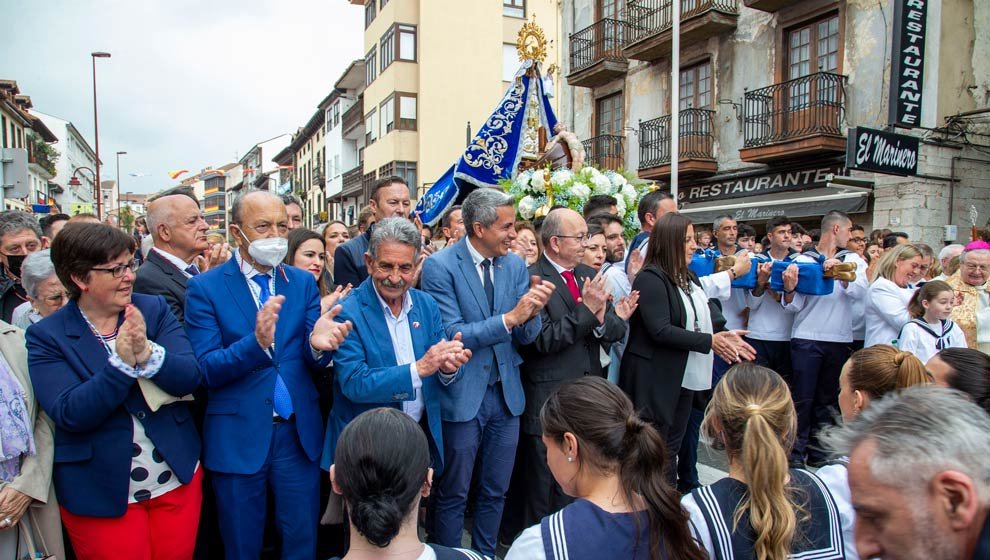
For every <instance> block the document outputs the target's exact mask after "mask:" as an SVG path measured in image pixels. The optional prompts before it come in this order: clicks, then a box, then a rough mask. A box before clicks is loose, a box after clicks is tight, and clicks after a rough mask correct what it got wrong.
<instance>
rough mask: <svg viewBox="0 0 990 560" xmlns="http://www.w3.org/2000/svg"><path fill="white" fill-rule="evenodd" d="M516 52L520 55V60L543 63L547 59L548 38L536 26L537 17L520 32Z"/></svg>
mask: <svg viewBox="0 0 990 560" xmlns="http://www.w3.org/2000/svg"><path fill="white" fill-rule="evenodd" d="M516 52H518V53H519V60H532V61H535V62H543V60H544V59H545V58H546V57H547V38H546V36H544V35H543V29H542V28H540V26H539V25H536V16H533V21H531V22H528V23H526V24H523V26H522V29H520V30H519V35H518V36H517V38H516Z"/></svg>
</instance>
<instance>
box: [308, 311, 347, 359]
mask: <svg viewBox="0 0 990 560" xmlns="http://www.w3.org/2000/svg"><path fill="white" fill-rule="evenodd" d="M341 309H343V307H342V306H340V305H335V306H334V307H332V308H331V309H330V311H329V312H327V313H324V314H323V315H321V316H320V318H319V319H318V320H317V321H316V324H315V325H313V332H312V333H311V334H310V335H309V344H310V346H312V347H313V348H315V349H316V350H320V351H322V352H329V351H331V350H336V349H337V348H339V347H340V345H341V343H343V342H344V339H345V338H347V335H348V334H350V332H351V329H353V328H354V327H353V325H351V322H350V321H344V322H343V323H338V322H337V321H334V318H336V317H337V315H339V314H340V310H341Z"/></svg>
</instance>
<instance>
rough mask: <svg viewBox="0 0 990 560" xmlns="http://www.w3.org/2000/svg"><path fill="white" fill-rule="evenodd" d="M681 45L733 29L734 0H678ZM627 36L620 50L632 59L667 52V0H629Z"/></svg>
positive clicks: (736, 15)
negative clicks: (623, 46) (679, 5)
mask: <svg viewBox="0 0 990 560" xmlns="http://www.w3.org/2000/svg"><path fill="white" fill-rule="evenodd" d="M680 3H681V48H685V47H687V46H690V45H692V44H695V43H700V42H702V41H705V40H707V39H708V38H709V37H715V36H717V35H721V34H723V33H727V32H730V31H732V30H734V29H735V28H736V20H737V19H738V18H739V8H738V0H680ZM626 8H627V17H626V19H627V20H628V21H629V34H630V36H629V38H628V40H627V41H626V45H625V48H624V49H623V52H624V53H625V55H626V56H627V57H629V58H632V59H635V60H646V61H652V60H656V59H658V58H663V57H666V56H668V55H670V52H671V50H672V46H673V37H674V32H673V22H674V9H673V2H671V0H631V1H630V2H629V3H628V4H627V6H626Z"/></svg>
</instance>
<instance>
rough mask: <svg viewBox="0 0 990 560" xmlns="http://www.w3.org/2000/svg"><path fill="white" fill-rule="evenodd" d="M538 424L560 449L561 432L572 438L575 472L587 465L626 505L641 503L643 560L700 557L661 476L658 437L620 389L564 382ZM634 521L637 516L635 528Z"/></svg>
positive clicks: (585, 380) (600, 382)
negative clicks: (646, 538)
mask: <svg viewBox="0 0 990 560" xmlns="http://www.w3.org/2000/svg"><path fill="white" fill-rule="evenodd" d="M540 422H541V424H542V426H543V435H544V437H546V438H548V439H550V440H553V441H555V442H558V443H560V444H562V443H563V441H564V434H566V433H570V434H572V435H573V436H574V438H575V439H577V441H578V442H579V445H580V449H581V454H582V458H583V459H582V461H581V467H580V468H582V469H583V468H585V465H587V466H588V468H590V469H593V470H594V471H596V474H602V475H618V477H619V480H620V485H621V487H622V493H623V496H624V497H625V499H626V502H627V503H629V504H635V503H636V502H637V500H638V499H642V501H643V502H644V503H645V504H646V516H647V519H648V521H649V528H650V530H649V534H650V543H649V545H650V554H649V558H651V559H653V560H659V559H661V558H669V559H671V560H702V559H704V558H706V555H705V553H704V552H703V551H702V550H701V548H700V547H699V546H698V543H697V541H696V540H695V539H694V537H693V536H692V535H691V531H690V529H689V528H688V514H687V512H686V511H685V510H684V509H683V508H682V507H681V501H680V495H679V494H678V493H677V491H676V490H674V488H672V487H671V486H670V484H669V483H668V482H667V480H666V477H665V476H664V472H665V469H666V468H667V465H666V452H665V448H664V444H663V439H662V438H661V437H660V433H659V432H657V430H656V428H655V427H653V425H652V424H649V423H647V422H644V421H643V420H642V419H641V418H640V417H639V415H638V414H637V413H636V411H635V409H634V408H633V404H632V401H630V400H629V397H627V396H626V394H625V393H623V392H622V390H621V389H619V388H618V387H616V386H615V385H612V384H611V383H609V382H608V381H606V380H604V379H602V378H600V377H593V376H587V377H581V378H579V379H576V380H574V381H570V382H567V383H564V384H563V385H561V386H560V387H558V388H557V389H556V390H555V391H554V392H553V393H552V394H551V395H550V398H549V399H547V402H546V403H545V404H544V405H543V409H542V410H541V411H540ZM639 520H640V515H639V514H637V515H636V523H637V524H639ZM637 535H638V532H637ZM635 546H636V547H639V546H640V543H638V542H637V543H636V545H635Z"/></svg>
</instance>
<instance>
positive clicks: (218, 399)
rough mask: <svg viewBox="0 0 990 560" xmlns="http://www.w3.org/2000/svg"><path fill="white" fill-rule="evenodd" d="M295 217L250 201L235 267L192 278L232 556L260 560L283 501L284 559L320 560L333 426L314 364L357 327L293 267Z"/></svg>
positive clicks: (190, 328)
mask: <svg viewBox="0 0 990 560" xmlns="http://www.w3.org/2000/svg"><path fill="white" fill-rule="evenodd" d="M287 231H288V216H287V214H286V211H285V205H284V204H282V201H281V200H280V199H279V198H278V197H277V196H275V195H273V194H271V193H268V192H266V191H252V192H248V193H244V194H242V195H240V196H238V198H237V199H235V200H234V203H233V206H232V207H231V225H230V234H231V236H233V237H234V238H236V239H237V240H238V241H239V243H238V245H239V248H238V251H237V253H235V255H234V258H232V259H230V260H229V261H227V263H226V264H224V265H223V266H220V267H218V268H214V269H211V270H210V271H209V272H205V273H203V274H200V275H198V276H195V277H193V278H192V279H190V280H189V284H188V288H187V290H186V310H185V319H186V332H187V333H188V335H189V340H190V342H191V343H192V346H193V350H194V351H195V352H196V357H197V359H198V360H199V363H200V366H201V368H202V370H203V378H204V382H205V385H206V388H207V390H208V392H209V401H208V404H207V407H206V420H205V422H204V444H203V448H204V461H203V462H204V465H205V466H206V468H207V469H209V470H210V471H212V473H213V487H214V491H215V493H216V496H217V504H218V508H219V510H220V532H221V534H222V535H223V539H224V547H225V549H226V553H227V558H258V557H259V556H260V554H261V544H262V535H263V533H264V524H265V515H266V511H265V507H266V496H267V492H268V490H269V489H271V491H272V493H273V494H274V496H275V510H276V511H275V514H276V526H277V527H278V530H279V532H280V534H281V536H282V543H283V550H282V558H283V559H288V558H306V559H307V560H311V559H312V558H314V557H315V555H316V529H317V522H318V515H319V511H318V510H319V496H320V484H319V466H318V458H319V453H320V442H321V441H320V440H321V438H322V436H323V425H322V418H321V416H320V408H319V406H318V403H317V392H316V387H314V385H313V381H312V377H311V373H310V370H309V368H310V367H326V366H327V365H328V364H329V362H330V357H331V356H330V352H329V351H331V350H334V349H335V348H336V347H337V346H338V345H339V344H340V342H341V341H342V340H343V339H344V337H346V336H347V333H348V331H349V328H350V325H348V324H347V323H343V324H342V323H335V322H334V321H333V318H334V316H335V315H336V314H337V313H338V312H339V311H340V308H339V306H338V307H337V308H336V309H335V310H332V311H331V312H329V313H327V314H326V315H324V316H322V317H321V316H320V294H319V291H318V289H317V287H316V283H315V282H314V281H313V277H312V276H311V275H310V274H308V273H306V272H305V271H302V270H299V269H296V268H294V267H291V266H284V265H282V264H281V262H282V259H283V258H284V257H285V252H286V243H285V241H286V240H285V235H286V232H287Z"/></svg>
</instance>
